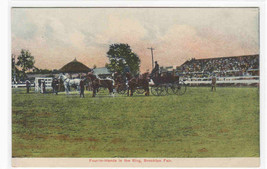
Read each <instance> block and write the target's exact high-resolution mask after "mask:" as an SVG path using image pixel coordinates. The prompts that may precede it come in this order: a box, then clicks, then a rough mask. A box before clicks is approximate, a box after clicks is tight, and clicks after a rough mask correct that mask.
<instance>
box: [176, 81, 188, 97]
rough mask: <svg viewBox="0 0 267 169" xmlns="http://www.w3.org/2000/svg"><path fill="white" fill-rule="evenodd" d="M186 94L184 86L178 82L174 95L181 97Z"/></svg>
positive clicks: (181, 82)
mask: <svg viewBox="0 0 267 169" xmlns="http://www.w3.org/2000/svg"><path fill="white" fill-rule="evenodd" d="M185 92H186V84H185V83H184V82H183V81H180V82H179V84H178V91H177V93H176V94H178V95H183V94H185Z"/></svg>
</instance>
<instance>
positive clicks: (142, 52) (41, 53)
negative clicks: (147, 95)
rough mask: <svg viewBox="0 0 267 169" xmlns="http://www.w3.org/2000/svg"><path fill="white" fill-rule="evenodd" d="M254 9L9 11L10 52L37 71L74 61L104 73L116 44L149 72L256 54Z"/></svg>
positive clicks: (27, 9) (256, 26)
mask: <svg viewBox="0 0 267 169" xmlns="http://www.w3.org/2000/svg"><path fill="white" fill-rule="evenodd" d="M258 15H259V10H258V8H12V11H11V50H12V54H15V55H16V56H18V55H19V53H20V51H21V49H27V50H29V51H30V52H31V54H32V55H33V56H34V58H35V66H36V67H38V68H41V69H60V68H61V67H62V66H64V65H65V64H67V63H68V62H70V61H72V60H74V59H75V58H76V59H77V60H78V61H80V62H82V63H84V64H85V65H87V66H88V67H91V68H92V67H93V66H94V65H96V66H97V67H104V66H105V64H106V63H108V62H109V60H108V58H107V54H106V53H107V51H108V50H109V45H111V44H114V43H127V44H129V45H130V46H131V49H132V50H133V52H135V53H136V54H137V55H138V56H139V58H140V60H141V66H140V69H141V72H145V71H147V70H149V71H151V67H152V61H151V51H150V50H149V49H147V48H149V47H153V48H155V50H154V60H156V61H158V63H159V65H160V66H174V67H175V66H179V65H181V64H183V63H184V62H185V61H186V60H188V59H190V58H196V59H198V58H214V57H225V56H240V55H250V54H259V30H258V29H259V26H258V25H259V23H258V21H259V18H258V17H259V16H258Z"/></svg>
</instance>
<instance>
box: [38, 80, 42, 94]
mask: <svg viewBox="0 0 267 169" xmlns="http://www.w3.org/2000/svg"><path fill="white" fill-rule="evenodd" d="M41 86H42V80H41V79H39V80H38V87H39V90H40V92H41V91H42V90H41Z"/></svg>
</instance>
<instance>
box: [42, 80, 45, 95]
mask: <svg viewBox="0 0 267 169" xmlns="http://www.w3.org/2000/svg"><path fill="white" fill-rule="evenodd" d="M42 84H43V93H45V80H43V83H42Z"/></svg>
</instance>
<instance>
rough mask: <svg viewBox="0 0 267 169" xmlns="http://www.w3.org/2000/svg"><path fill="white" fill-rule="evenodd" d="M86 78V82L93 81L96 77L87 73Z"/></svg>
mask: <svg viewBox="0 0 267 169" xmlns="http://www.w3.org/2000/svg"><path fill="white" fill-rule="evenodd" d="M86 78H87V79H88V80H91V81H93V80H94V79H95V78H96V77H95V75H94V74H93V73H92V72H89V73H88V74H87V76H86Z"/></svg>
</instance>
